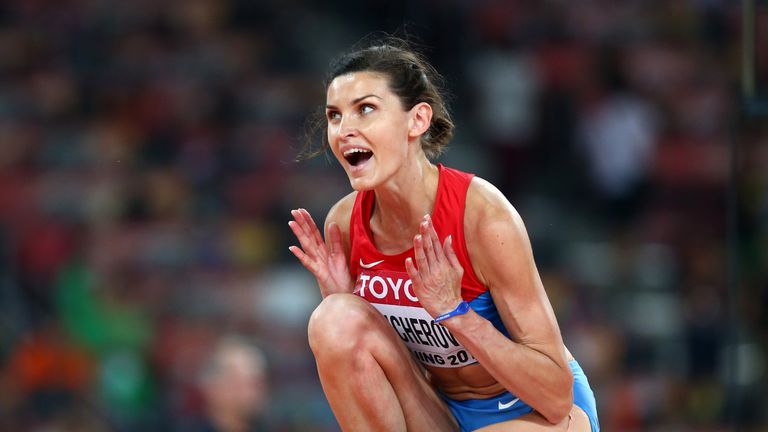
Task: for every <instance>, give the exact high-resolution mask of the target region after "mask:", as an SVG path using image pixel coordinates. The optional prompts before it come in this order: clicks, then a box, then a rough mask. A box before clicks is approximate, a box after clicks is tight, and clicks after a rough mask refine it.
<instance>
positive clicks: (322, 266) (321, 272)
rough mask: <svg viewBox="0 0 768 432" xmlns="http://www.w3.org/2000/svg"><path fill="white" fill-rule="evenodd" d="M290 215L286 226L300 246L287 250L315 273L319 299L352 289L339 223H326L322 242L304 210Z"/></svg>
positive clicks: (348, 291)
mask: <svg viewBox="0 0 768 432" xmlns="http://www.w3.org/2000/svg"><path fill="white" fill-rule="evenodd" d="M291 215H292V216H293V220H292V221H289V222H288V226H289V227H291V231H293V234H294V235H296V238H297V239H299V243H300V244H301V247H298V246H291V247H289V248H288V249H289V250H290V251H291V252H292V253H293V254H294V255H295V256H296V258H298V259H299V261H301V264H302V265H303V266H304V267H306V268H307V270H309V271H310V272H312V274H313V275H314V276H315V278H316V279H317V283H318V284H319V285H320V294H321V295H322V296H323V298H325V297H327V296H328V295H330V294H333V293H350V292H352V290H353V289H354V281H353V280H352V277H351V276H350V275H349V267H348V266H347V257H346V255H345V254H344V247H343V245H342V242H341V229H340V228H339V226H338V225H337V224H336V223H334V222H331V223H330V224H329V225H328V241H327V245H326V242H325V241H323V237H322V236H321V235H320V230H319V229H318V228H317V225H316V224H315V221H314V220H312V216H311V215H310V214H309V212H308V211H306V210H304V209H298V210H291Z"/></svg>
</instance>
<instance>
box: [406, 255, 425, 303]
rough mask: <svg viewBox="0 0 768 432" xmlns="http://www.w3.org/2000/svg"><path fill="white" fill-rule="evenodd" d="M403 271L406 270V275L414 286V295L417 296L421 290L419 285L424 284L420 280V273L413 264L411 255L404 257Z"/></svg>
mask: <svg viewBox="0 0 768 432" xmlns="http://www.w3.org/2000/svg"><path fill="white" fill-rule="evenodd" d="M405 271H406V272H408V276H409V277H410V278H411V286H413V287H414V288H413V289H414V290H415V291H416V297H418V296H419V294H418V293H419V291H421V287H422V286H424V285H423V282H422V280H421V274H420V273H419V270H418V269H416V266H415V265H414V264H413V259H412V258H411V257H408V258H406V259H405Z"/></svg>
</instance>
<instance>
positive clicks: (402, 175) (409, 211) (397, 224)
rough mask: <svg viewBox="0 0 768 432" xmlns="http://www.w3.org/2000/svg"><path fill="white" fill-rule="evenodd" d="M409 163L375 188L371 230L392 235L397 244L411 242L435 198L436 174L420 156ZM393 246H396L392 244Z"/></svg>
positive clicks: (435, 169)
mask: <svg viewBox="0 0 768 432" xmlns="http://www.w3.org/2000/svg"><path fill="white" fill-rule="evenodd" d="M420 156H421V157H417V158H414V159H411V160H414V162H412V163H407V164H406V165H403V167H402V168H401V169H400V171H399V172H398V174H397V175H395V176H394V177H393V178H392V179H390V180H389V181H387V182H386V183H385V184H383V185H381V186H380V187H377V188H376V189H375V190H374V192H375V207H374V210H373V215H372V217H371V229H372V231H374V235H376V234H384V233H386V234H387V236H391V235H392V234H394V233H404V234H405V235H407V236H408V237H407V238H404V236H403V235H397V234H395V235H394V238H395V239H397V240H400V241H405V240H407V241H408V242H409V243H410V241H412V239H413V236H414V235H416V233H417V232H418V227H419V223H421V221H422V220H423V218H424V215H425V214H428V213H429V214H431V213H432V210H433V209H434V205H435V198H436V197H437V183H438V178H439V172H438V168H437V166H436V165H434V164H432V163H431V162H430V161H429V160H428V159H427V158H426V156H424V154H423V153H422V154H421V155H420ZM393 243H397V242H396V241H395V242H393Z"/></svg>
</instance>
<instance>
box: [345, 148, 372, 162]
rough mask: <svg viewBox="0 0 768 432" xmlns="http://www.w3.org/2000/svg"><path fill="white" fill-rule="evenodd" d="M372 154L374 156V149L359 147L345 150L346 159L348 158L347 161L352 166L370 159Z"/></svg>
mask: <svg viewBox="0 0 768 432" xmlns="http://www.w3.org/2000/svg"><path fill="white" fill-rule="evenodd" d="M371 156H373V152H372V151H370V150H364V149H358V148H355V149H349V150H347V151H345V152H344V159H346V160H347V162H349V164H350V165H352V166H357V165H360V164H362V163H364V162H365V161H367V160H368V159H370V158H371Z"/></svg>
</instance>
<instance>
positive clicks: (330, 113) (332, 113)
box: [325, 111, 341, 121]
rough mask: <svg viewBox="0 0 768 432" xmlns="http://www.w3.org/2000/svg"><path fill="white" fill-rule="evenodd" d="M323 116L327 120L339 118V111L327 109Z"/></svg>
mask: <svg viewBox="0 0 768 432" xmlns="http://www.w3.org/2000/svg"><path fill="white" fill-rule="evenodd" d="M325 117H326V118H327V119H328V121H333V120H338V119H340V118H341V113H340V112H338V111H328V112H326V113H325Z"/></svg>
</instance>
